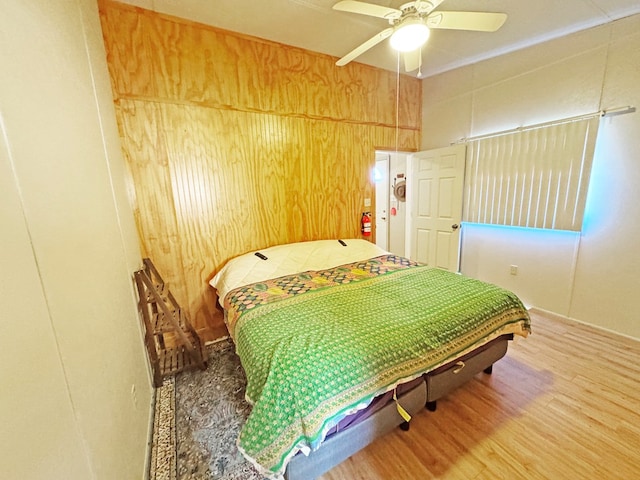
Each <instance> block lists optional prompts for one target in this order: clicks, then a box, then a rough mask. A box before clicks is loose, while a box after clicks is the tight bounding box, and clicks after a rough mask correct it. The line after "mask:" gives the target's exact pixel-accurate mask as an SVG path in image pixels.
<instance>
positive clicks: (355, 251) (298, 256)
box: [209, 238, 388, 306]
mask: <svg viewBox="0 0 640 480" xmlns="http://www.w3.org/2000/svg"><path fill="white" fill-rule="evenodd" d="M343 241H344V243H345V244H346V246H343V245H341V244H340V242H339V241H338V240H315V241H311V242H300V243H290V244H286V245H277V246H275V247H269V248H265V249H262V250H256V251H254V252H249V253H245V254H244V255H240V256H238V257H235V258H233V259H231V260H229V261H228V262H227V264H226V265H225V266H224V267H223V268H222V269H221V270H220V271H219V272H218V273H217V274H216V276H215V277H213V278H212V279H211V281H210V282H209V284H210V285H211V286H212V287H213V288H215V289H216V290H217V291H218V303H219V304H220V306H224V297H225V296H226V295H227V293H229V292H230V291H231V290H233V289H234V288H238V287H241V286H243V285H249V284H251V283H255V282H261V281H264V280H268V279H270V278H278V277H282V276H283V275H291V274H293V273H298V272H305V271H307V270H323V269H326V268H332V267H336V266H338V265H343V264H345V263H352V262H357V261H360V260H365V259H367V258H373V257H377V256H379V255H384V254H386V253H388V252H386V251H385V250H383V249H382V248H380V247H378V246H377V245H375V244H373V243H371V242H369V241H367V240H362V239H358V238H351V239H344V240H343ZM256 252H260V253H261V254H263V255H264V256H266V257H267V259H266V260H262V259H261V258H259V257H257V256H256V255H255V253H256Z"/></svg>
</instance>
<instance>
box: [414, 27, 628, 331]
mask: <svg viewBox="0 0 640 480" xmlns="http://www.w3.org/2000/svg"><path fill="white" fill-rule="evenodd" d="M638 79H640V15H635V16H632V17H629V18H626V19H622V20H619V21H616V22H612V23H610V24H608V25H604V26H600V27H597V28H593V29H590V30H586V31H584V32H580V33H577V34H573V35H570V36H567V37H564V38H560V39H556V40H552V41H550V42H546V43H544V44H541V45H538V46H534V47H531V48H527V49H524V50H520V51H518V52H513V53H510V54H507V55H503V56H501V57H498V58H494V59H491V60H486V61H483V62H480V63H477V64H475V65H473V66H469V67H464V68H460V69H457V70H454V71H451V72H447V73H444V74H441V75H437V76H435V77H431V78H427V79H425V80H424V84H423V89H422V91H423V125H422V131H423V141H422V149H424V150H427V149H432V148H438V147H443V146H446V145H449V144H450V143H451V142H454V141H456V140H458V139H460V138H463V137H469V136H475V135H481V134H484V133H490V132H495V131H500V130H505V129H509V128H514V127H518V126H523V125H530V124H535V123H540V122H545V121H549V120H554V119H559V118H565V117H571V116H574V115H579V114H584V113H590V112H595V111H598V110H600V109H606V108H614V107H620V106H626V105H633V106H636V107H640V83H639V80H638ZM639 132H640V113H634V114H629V115H624V116H618V117H612V118H607V119H604V120H603V121H602V124H601V128H600V134H599V137H598V144H597V146H596V154H595V158H594V166H593V172H592V179H591V185H590V191H589V196H588V200H587V210H586V214H585V215H586V218H585V223H584V228H583V232H582V234H581V235H579V236H572V235H571V234H565V235H563V234H556V235H553V234H550V235H547V234H544V233H540V232H527V231H514V230H510V229H502V228H493V227H479V226H476V227H474V226H469V225H465V226H464V230H463V250H462V267H461V269H462V272H463V273H465V274H469V275H472V276H474V277H478V278H481V279H484V280H487V281H491V282H494V283H497V284H500V285H504V286H506V287H509V288H511V289H513V290H514V291H515V292H516V293H517V294H518V295H520V296H521V297H522V298H523V300H524V301H525V302H527V303H528V304H529V305H532V306H536V307H539V308H542V309H545V310H550V311H553V312H555V313H558V314H561V315H564V316H568V317H571V318H575V319H577V320H580V321H584V322H587V323H591V324H593V325H597V326H600V327H603V328H606V329H610V330H614V331H616V332H619V333H622V334H625V335H628V336H632V337H635V338H640V314H638V299H637V298H638V293H637V292H638V291H640V273H639V272H640V252H639V250H638V247H637V246H638V245H640V201H639V200H640V199H639V195H638V189H639V188H640V162H639V161H638V159H639V158H640V135H639ZM511 264H517V265H518V267H519V270H518V275H517V276H516V277H513V276H510V275H509V267H510V265H511Z"/></svg>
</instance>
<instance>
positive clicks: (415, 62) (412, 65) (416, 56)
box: [404, 48, 422, 72]
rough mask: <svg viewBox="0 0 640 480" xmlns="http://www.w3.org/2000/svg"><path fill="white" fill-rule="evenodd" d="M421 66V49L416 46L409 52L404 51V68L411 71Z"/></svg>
mask: <svg viewBox="0 0 640 480" xmlns="http://www.w3.org/2000/svg"><path fill="white" fill-rule="evenodd" d="M421 66H422V49H421V48H416V49H415V50H412V51H410V52H404V69H405V71H406V72H413V71H414V70H418V69H419V68H420V67H421Z"/></svg>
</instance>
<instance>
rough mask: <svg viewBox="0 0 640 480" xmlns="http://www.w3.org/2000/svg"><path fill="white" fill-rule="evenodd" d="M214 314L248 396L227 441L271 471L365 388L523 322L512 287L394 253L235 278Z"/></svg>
mask: <svg viewBox="0 0 640 480" xmlns="http://www.w3.org/2000/svg"><path fill="white" fill-rule="evenodd" d="M225 318H226V321H227V326H228V327H229V331H230V333H231V335H232V338H233V339H234V341H235V343H236V349H237V353H238V355H239V356H240V359H241V362H242V365H243V368H244V370H245V373H246V375H247V391H246V398H247V400H248V401H249V402H251V403H252V404H253V409H252V412H251V414H250V416H249V418H248V420H247V423H246V424H245V425H244V427H243V429H242V431H241V433H240V437H239V439H238V446H239V448H240V450H241V451H242V452H243V454H244V455H245V456H246V457H247V458H248V459H249V460H250V461H251V462H252V463H254V465H256V466H257V467H258V468H260V469H261V471H262V472H263V473H264V474H265V475H267V476H269V477H272V478H279V477H281V475H282V474H283V473H284V470H285V469H286V465H287V462H288V461H289V459H290V458H291V457H292V456H293V455H295V454H296V453H297V452H298V451H300V450H303V451H309V450H313V449H315V448H317V447H318V446H319V444H320V443H321V442H322V440H323V439H324V435H325V434H326V432H327V431H328V430H329V429H330V428H331V427H332V426H333V425H335V424H336V423H337V422H338V421H339V420H340V419H342V418H343V417H344V416H346V415H348V414H350V413H352V412H354V411H356V410H358V409H361V408H363V407H364V406H366V405H367V404H368V403H369V402H370V401H371V400H372V399H373V398H374V397H375V396H376V395H379V394H380V393H383V392H385V391H388V390H390V389H392V388H394V387H395V386H396V385H398V384H399V383H402V382H404V381H408V380H411V379H413V378H416V377H418V376H420V375H421V374H422V373H424V372H427V371H429V370H431V369H433V368H435V367H437V366H439V365H441V364H443V363H446V362H447V361H448V360H450V359H452V358H454V357H455V356H457V355H459V354H460V353H461V352H463V351H465V350H468V349H469V348H471V347H473V346H474V345H480V344H481V343H484V342H486V341H487V340H488V339H490V338H493V337H495V336H497V335H499V334H503V333H516V334H519V335H522V336H526V335H527V334H528V333H529V332H530V328H531V327H530V320H529V316H528V313H527V311H526V309H525V308H524V306H523V305H522V303H521V302H520V300H519V299H518V298H517V297H516V295H514V294H513V293H511V292H509V291H507V290H504V289H502V288H499V287H497V286H495V285H491V284H487V283H483V282H480V281H477V280H473V279H470V278H466V277H464V276H461V275H457V274H453V273H450V272H446V271H443V270H438V269H434V268H430V267H426V266H422V265H419V264H416V263H415V262H412V261H409V260H407V259H406V258H402V257H397V256H394V255H384V256H381V257H376V258H373V259H370V260H367V261H363V262H357V263H353V264H349V265H343V266H340V267H336V268H333V269H329V270H322V271H311V272H304V273H300V274H296V275H291V276H286V277H281V278H279V279H274V280H270V281H268V282H261V283H256V284H252V285H248V286H244V287H240V288H237V289H235V290H233V291H232V292H230V293H229V294H228V295H227V297H226V299H225Z"/></svg>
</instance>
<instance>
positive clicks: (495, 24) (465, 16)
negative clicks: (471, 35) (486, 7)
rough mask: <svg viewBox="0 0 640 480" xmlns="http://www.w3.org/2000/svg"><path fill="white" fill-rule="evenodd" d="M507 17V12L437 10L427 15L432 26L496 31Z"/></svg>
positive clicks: (428, 22)
mask: <svg viewBox="0 0 640 480" xmlns="http://www.w3.org/2000/svg"><path fill="white" fill-rule="evenodd" d="M506 19H507V14H506V13H489V12H435V13H432V14H431V15H429V16H428V17H427V25H428V26H429V27H430V28H444V29H451V30H474V31H477V32H495V31H496V30H498V29H499V28H500V27H501V26H502V25H503V24H504V22H505V20H506Z"/></svg>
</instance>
